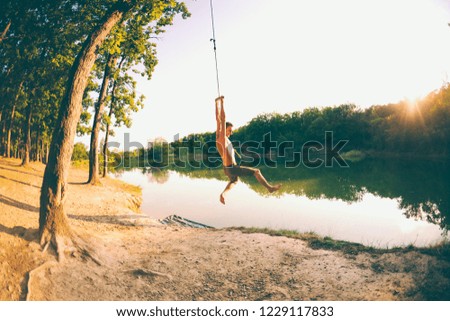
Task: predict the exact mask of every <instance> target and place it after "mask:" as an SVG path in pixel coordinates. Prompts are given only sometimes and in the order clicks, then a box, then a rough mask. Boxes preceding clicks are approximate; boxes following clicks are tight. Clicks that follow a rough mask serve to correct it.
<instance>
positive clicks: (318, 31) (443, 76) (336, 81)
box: [113, 0, 450, 144]
mask: <svg viewBox="0 0 450 321" xmlns="http://www.w3.org/2000/svg"><path fill="white" fill-rule="evenodd" d="M185 2H186V4H187V6H188V8H189V10H190V12H191V13H192V16H191V17H190V18H189V19H187V20H182V19H181V18H180V19H176V21H175V23H174V25H173V26H171V27H170V28H169V30H168V31H167V32H166V33H165V34H164V35H163V38H162V39H160V40H159V41H158V58H159V64H158V66H157V68H156V70H155V73H154V75H153V78H152V80H150V81H147V80H139V85H138V91H139V93H140V94H144V95H145V96H146V97H147V99H146V102H145V108H144V109H143V110H142V111H140V112H139V113H137V114H135V115H134V117H133V126H132V128H131V129H127V130H117V131H116V134H117V135H116V137H115V138H113V139H114V140H115V141H118V142H121V143H122V142H123V133H124V132H126V131H127V132H129V133H130V135H131V136H130V137H131V140H133V141H139V142H141V143H142V144H146V142H147V140H148V139H153V138H155V137H158V136H162V137H165V138H166V139H168V140H169V141H172V139H173V136H174V135H175V134H177V133H180V135H181V136H184V135H187V134H190V133H198V132H205V131H214V130H215V116H214V99H215V98H216V96H217V87H216V75H215V63H214V51H213V47H212V43H211V42H210V38H212V30H211V20H210V19H211V18H210V7H209V0H196V1H194V0H185ZM213 4H214V15H215V25H216V39H217V54H218V63H219V76H220V88H221V94H222V95H224V96H225V107H226V111H227V120H229V121H231V122H233V123H234V125H235V127H239V126H242V125H245V124H246V123H247V122H248V121H250V120H251V119H252V118H253V117H255V116H256V115H258V114H260V113H265V112H273V111H276V112H279V113H285V112H290V111H295V110H302V109H304V108H307V107H314V106H318V107H319V106H334V105H339V104H342V103H355V104H356V105H358V106H360V107H368V106H371V105H374V104H385V103H389V102H397V101H399V100H402V99H404V98H410V99H414V98H418V97H421V96H423V95H425V94H427V93H428V92H430V91H432V90H434V89H437V88H439V87H440V86H441V85H442V84H443V83H444V82H445V81H448V80H449V79H448V77H449V75H450V27H449V26H448V23H449V22H450V1H447V0H213Z"/></svg>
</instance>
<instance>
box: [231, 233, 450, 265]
mask: <svg viewBox="0 0 450 321" xmlns="http://www.w3.org/2000/svg"><path fill="white" fill-rule="evenodd" d="M230 229H231V230H238V231H241V232H242V233H263V234H267V235H271V236H284V237H289V238H293V239H299V240H302V241H305V242H307V244H308V246H309V247H310V248H312V249H323V250H330V251H341V252H343V253H345V254H351V255H357V254H359V253H369V254H385V253H408V252H411V251H416V252H418V253H422V254H427V255H430V256H434V257H436V258H437V259H439V260H443V261H447V262H450V243H448V242H443V243H441V244H439V245H435V246H430V247H425V248H417V247H414V246H412V245H408V246H405V247H394V248H391V249H382V248H375V247H372V246H365V245H362V244H359V243H353V242H348V241H341V240H334V239H332V238H331V237H328V236H326V237H322V236H319V235H318V234H316V233H314V232H306V233H300V232H297V231H294V230H272V229H269V228H257V227H234V228H230Z"/></svg>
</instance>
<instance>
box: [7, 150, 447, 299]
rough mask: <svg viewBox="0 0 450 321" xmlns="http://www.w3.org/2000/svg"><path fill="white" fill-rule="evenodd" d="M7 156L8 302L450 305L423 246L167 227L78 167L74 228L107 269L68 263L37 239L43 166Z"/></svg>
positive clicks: (70, 211)
mask: <svg viewBox="0 0 450 321" xmlns="http://www.w3.org/2000/svg"><path fill="white" fill-rule="evenodd" d="M19 165H20V161H19V160H11V159H5V158H1V157H0V289H1V290H0V300H3V301H6V300H64V301H66V300H76V301H78V300H93V301H97V300H126V301H128V300H146V301H157V300H187V301H191V300H219V301H222V300H287V301H289V300H442V299H443V300H448V299H449V298H450V294H449V293H450V272H449V271H450V262H449V261H448V260H447V259H445V258H443V257H440V256H439V255H432V254H426V252H424V251H420V250H417V249H407V250H403V251H396V252H388V251H387V252H385V253H383V252H380V253H378V252H370V251H358V252H356V253H349V252H347V251H342V250H339V249H324V248H315V247H311V246H310V245H309V244H308V242H307V241H305V240H301V239H296V238H288V237H283V236H270V235H267V234H264V233H243V232H242V231H239V230H232V229H222V230H220V229H219V230H216V229H196V228H189V227H182V226H174V225H173V226H172V225H163V224H161V223H160V222H159V221H157V220H155V219H152V218H149V217H147V216H145V215H144V214H142V213H140V210H139V204H140V202H141V199H140V198H141V195H140V190H139V189H138V188H136V187H133V186H130V185H127V184H125V183H122V182H120V181H117V180H114V179H111V178H106V179H104V180H102V185H101V186H91V185H86V184H84V182H85V181H86V179H87V175H88V173H87V171H86V170H83V169H77V168H73V169H72V170H71V173H70V179H69V182H70V185H69V190H68V195H67V201H66V213H67V215H68V217H69V219H70V223H71V226H72V228H73V229H74V230H75V231H76V232H77V233H78V234H79V235H81V236H82V237H83V238H84V239H85V240H86V241H87V242H88V243H89V244H90V245H91V246H92V247H93V248H94V249H95V252H96V255H97V257H98V258H99V259H100V261H101V264H100V265H99V264H97V263H95V262H94V261H92V260H89V259H85V258H82V257H78V256H75V257H74V256H66V259H65V260H64V261H63V262H58V261H57V260H56V256H55V253H54V252H53V251H52V250H48V251H46V252H45V253H43V252H42V250H41V248H40V246H39V243H38V217H39V192H40V186H41V183H42V176H43V170H44V165H42V164H39V163H32V164H31V165H30V166H28V167H27V168H23V167H20V166H19Z"/></svg>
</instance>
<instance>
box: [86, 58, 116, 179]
mask: <svg viewBox="0 0 450 321" xmlns="http://www.w3.org/2000/svg"><path fill="white" fill-rule="evenodd" d="M116 61H117V58H116V57H115V56H113V55H109V57H108V61H107V62H106V67H105V73H104V75H103V81H102V86H101V89H100V95H99V97H98V102H97V105H96V106H95V107H96V108H95V116H94V124H93V125H92V132H91V146H90V149H89V179H88V183H90V184H93V185H96V184H98V183H99V182H100V177H99V168H100V166H99V163H98V148H99V146H98V141H99V140H98V137H99V134H100V125H101V121H102V116H103V110H104V109H105V100H106V97H107V93H108V86H109V80H110V79H111V74H112V69H113V67H114V66H115V64H116Z"/></svg>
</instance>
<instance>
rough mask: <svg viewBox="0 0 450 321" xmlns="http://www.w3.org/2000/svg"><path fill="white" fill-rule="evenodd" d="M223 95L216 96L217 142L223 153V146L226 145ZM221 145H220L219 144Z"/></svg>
mask: <svg viewBox="0 0 450 321" xmlns="http://www.w3.org/2000/svg"><path fill="white" fill-rule="evenodd" d="M223 98H224V97H223V96H221V97H218V98H216V122H217V128H216V143H217V147H218V148H219V147H220V152H221V153H220V154H221V155H223V151H224V150H223V148H224V146H225V127H226V126H225V122H226V120H225V110H224V108H223ZM219 145H220V146H219Z"/></svg>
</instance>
